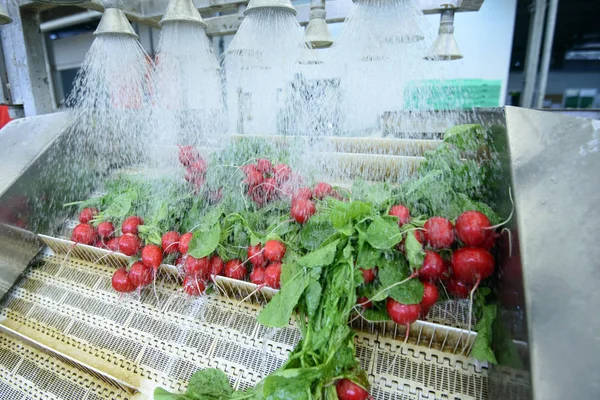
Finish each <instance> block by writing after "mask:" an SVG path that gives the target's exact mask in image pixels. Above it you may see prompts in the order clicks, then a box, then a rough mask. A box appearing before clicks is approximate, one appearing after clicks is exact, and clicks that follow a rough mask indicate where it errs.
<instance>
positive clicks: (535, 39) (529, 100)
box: [521, 0, 546, 108]
mask: <svg viewBox="0 0 600 400" xmlns="http://www.w3.org/2000/svg"><path fill="white" fill-rule="evenodd" d="M530 12H531V14H532V16H531V18H530V21H529V38H528V40H527V55H526V58H525V74H524V77H523V79H524V82H523V93H522V94H521V107H526V108H529V107H531V106H532V104H533V92H534V91H535V87H536V83H537V75H538V67H539V63H540V48H541V46H542V33H543V32H544V19H545V17H546V0H535V4H534V5H533V6H532V8H531V9H530Z"/></svg>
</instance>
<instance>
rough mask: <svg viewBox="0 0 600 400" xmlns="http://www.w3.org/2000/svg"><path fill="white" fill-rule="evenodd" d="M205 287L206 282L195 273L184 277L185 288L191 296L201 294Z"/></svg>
mask: <svg viewBox="0 0 600 400" xmlns="http://www.w3.org/2000/svg"><path fill="white" fill-rule="evenodd" d="M205 288H206V286H205V285H204V282H203V281H202V280H201V279H198V278H197V277H195V276H193V275H188V276H186V277H185V278H183V290H184V291H185V292H186V293H187V294H189V295H190V296H200V295H201V294H202V292H204V289H205Z"/></svg>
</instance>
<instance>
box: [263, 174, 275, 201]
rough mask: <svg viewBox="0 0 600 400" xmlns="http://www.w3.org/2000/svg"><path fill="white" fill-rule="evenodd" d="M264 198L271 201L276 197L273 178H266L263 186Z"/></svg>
mask: <svg viewBox="0 0 600 400" xmlns="http://www.w3.org/2000/svg"><path fill="white" fill-rule="evenodd" d="M263 188H264V192H265V196H266V197H267V200H272V199H274V198H276V197H277V195H278V193H277V181H276V180H275V178H267V179H265V182H264V184H263Z"/></svg>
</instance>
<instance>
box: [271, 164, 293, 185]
mask: <svg viewBox="0 0 600 400" xmlns="http://www.w3.org/2000/svg"><path fill="white" fill-rule="evenodd" d="M291 176H292V169H291V168H290V167H288V166H287V165H285V164H277V165H276V166H275V179H276V180H277V183H283V182H286V181H288V180H289V179H290V177H291Z"/></svg>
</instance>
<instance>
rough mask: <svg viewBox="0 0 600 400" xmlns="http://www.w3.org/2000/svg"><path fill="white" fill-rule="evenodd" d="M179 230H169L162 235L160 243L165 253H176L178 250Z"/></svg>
mask: <svg viewBox="0 0 600 400" xmlns="http://www.w3.org/2000/svg"><path fill="white" fill-rule="evenodd" d="M180 237H181V236H180V235H179V232H175V231H170V232H166V233H165V234H164V235H162V240H161V245H162V250H163V252H164V253H165V254H173V253H177V250H179V239H180Z"/></svg>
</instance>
